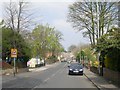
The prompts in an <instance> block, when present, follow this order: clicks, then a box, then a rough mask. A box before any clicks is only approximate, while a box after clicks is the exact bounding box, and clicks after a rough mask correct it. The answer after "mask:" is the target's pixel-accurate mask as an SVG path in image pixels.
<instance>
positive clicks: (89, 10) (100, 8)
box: [68, 2, 118, 46]
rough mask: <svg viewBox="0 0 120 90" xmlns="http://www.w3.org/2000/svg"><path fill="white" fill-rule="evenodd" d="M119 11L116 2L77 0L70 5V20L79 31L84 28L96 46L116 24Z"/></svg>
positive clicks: (85, 34) (86, 34)
mask: <svg viewBox="0 0 120 90" xmlns="http://www.w3.org/2000/svg"><path fill="white" fill-rule="evenodd" d="M117 12H118V10H117V7H116V3H114V2H75V3H74V4H72V5H70V6H69V13H68V21H69V22H72V24H73V27H74V28H77V29H78V30H79V31H81V30H84V33H83V34H84V36H88V37H89V39H90V42H91V45H92V46H94V45H95V44H97V39H98V38H99V37H101V36H102V35H103V34H105V33H107V32H108V31H109V30H110V28H111V27H112V26H113V25H115V22H116V21H117V18H118V17H117Z"/></svg>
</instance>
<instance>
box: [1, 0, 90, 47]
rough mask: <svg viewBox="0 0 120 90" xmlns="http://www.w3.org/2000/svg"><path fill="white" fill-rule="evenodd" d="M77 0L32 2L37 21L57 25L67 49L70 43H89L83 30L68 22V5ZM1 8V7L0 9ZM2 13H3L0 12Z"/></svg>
mask: <svg viewBox="0 0 120 90" xmlns="http://www.w3.org/2000/svg"><path fill="white" fill-rule="evenodd" d="M74 1H76V0H68V1H67V0H66V1H65V0H61V1H59V2H58V1H57V2H55V0H53V1H50V0H44V1H37V2H31V3H30V5H31V6H30V7H31V10H32V11H33V12H34V15H35V17H37V18H36V19H37V22H39V23H42V24H46V23H48V24H49V25H50V26H52V27H55V28H56V30H59V31H60V32H62V34H63V39H64V40H63V41H61V43H62V45H63V46H64V48H65V49H67V48H68V47H69V46H70V45H78V44H83V43H89V40H88V39H86V38H83V36H82V33H81V32H77V30H75V29H73V28H72V26H71V23H68V22H67V14H68V6H69V5H70V4H72V3H73V2H74ZM0 10H1V9H0ZM0 15H1V14H0Z"/></svg>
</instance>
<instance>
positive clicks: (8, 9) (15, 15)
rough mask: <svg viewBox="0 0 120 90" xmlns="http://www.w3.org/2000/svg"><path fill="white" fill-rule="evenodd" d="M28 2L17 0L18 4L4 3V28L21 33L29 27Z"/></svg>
mask: <svg viewBox="0 0 120 90" xmlns="http://www.w3.org/2000/svg"><path fill="white" fill-rule="evenodd" d="M28 5H29V4H28V2H24V1H23V0H19V2H11V1H10V2H9V3H5V8H4V9H5V14H4V21H5V24H6V26H8V27H10V28H11V29H12V30H15V31H17V32H18V33H22V31H25V30H28V29H29V27H30V26H31V15H32V14H31V13H29V9H28Z"/></svg>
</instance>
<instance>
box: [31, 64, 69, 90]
mask: <svg viewBox="0 0 120 90" xmlns="http://www.w3.org/2000/svg"><path fill="white" fill-rule="evenodd" d="M66 64H67V63H66ZM66 64H65V65H64V66H63V67H62V68H60V69H59V70H58V71H56V72H55V73H54V74H52V75H51V76H50V77H48V78H47V79H45V80H44V81H43V83H45V82H47V81H48V80H50V79H51V78H52V77H54V76H55V75H56V74H57V73H59V72H63V70H64V69H63V68H64V67H65V66H66ZM37 87H39V85H38V86H35V87H34V88H33V89H32V90H34V89H35V88H37Z"/></svg>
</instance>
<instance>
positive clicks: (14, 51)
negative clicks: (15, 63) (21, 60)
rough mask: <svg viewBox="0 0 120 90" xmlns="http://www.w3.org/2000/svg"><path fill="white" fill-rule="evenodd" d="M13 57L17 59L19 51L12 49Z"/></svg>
mask: <svg viewBox="0 0 120 90" xmlns="http://www.w3.org/2000/svg"><path fill="white" fill-rule="evenodd" d="M11 57H17V49H11Z"/></svg>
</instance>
